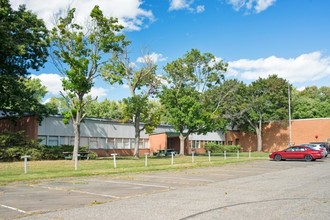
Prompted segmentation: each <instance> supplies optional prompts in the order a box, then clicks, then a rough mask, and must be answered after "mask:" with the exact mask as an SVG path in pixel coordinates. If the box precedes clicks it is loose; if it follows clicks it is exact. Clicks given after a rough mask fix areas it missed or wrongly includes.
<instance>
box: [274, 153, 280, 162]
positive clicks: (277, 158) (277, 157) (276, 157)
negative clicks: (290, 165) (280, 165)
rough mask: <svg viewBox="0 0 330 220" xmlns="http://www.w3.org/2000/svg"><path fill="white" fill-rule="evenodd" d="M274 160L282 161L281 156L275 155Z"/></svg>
mask: <svg viewBox="0 0 330 220" xmlns="http://www.w3.org/2000/svg"><path fill="white" fill-rule="evenodd" d="M274 160H276V161H280V160H282V156H281V155H279V154H276V155H275V157H274Z"/></svg>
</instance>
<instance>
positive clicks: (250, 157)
mask: <svg viewBox="0 0 330 220" xmlns="http://www.w3.org/2000/svg"><path fill="white" fill-rule="evenodd" d="M249 158H251V150H249Z"/></svg>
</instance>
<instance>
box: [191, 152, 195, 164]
mask: <svg viewBox="0 0 330 220" xmlns="http://www.w3.org/2000/svg"><path fill="white" fill-rule="evenodd" d="M194 156H195V151H192V152H191V162H192V163H193V162H195V160H194Z"/></svg>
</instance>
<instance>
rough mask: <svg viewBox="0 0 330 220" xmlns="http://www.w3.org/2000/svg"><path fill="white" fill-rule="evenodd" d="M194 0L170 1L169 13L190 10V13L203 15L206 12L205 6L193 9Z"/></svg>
mask: <svg viewBox="0 0 330 220" xmlns="http://www.w3.org/2000/svg"><path fill="white" fill-rule="evenodd" d="M193 3H194V0H170V8H169V11H177V10H188V11H190V12H195V13H202V12H204V11H205V6H204V5H197V6H196V7H192V4H193Z"/></svg>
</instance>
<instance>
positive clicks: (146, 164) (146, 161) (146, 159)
mask: <svg viewBox="0 0 330 220" xmlns="http://www.w3.org/2000/svg"><path fill="white" fill-rule="evenodd" d="M144 155H145V156H146V158H145V161H144V166H146V167H147V166H148V155H149V153H144Z"/></svg>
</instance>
